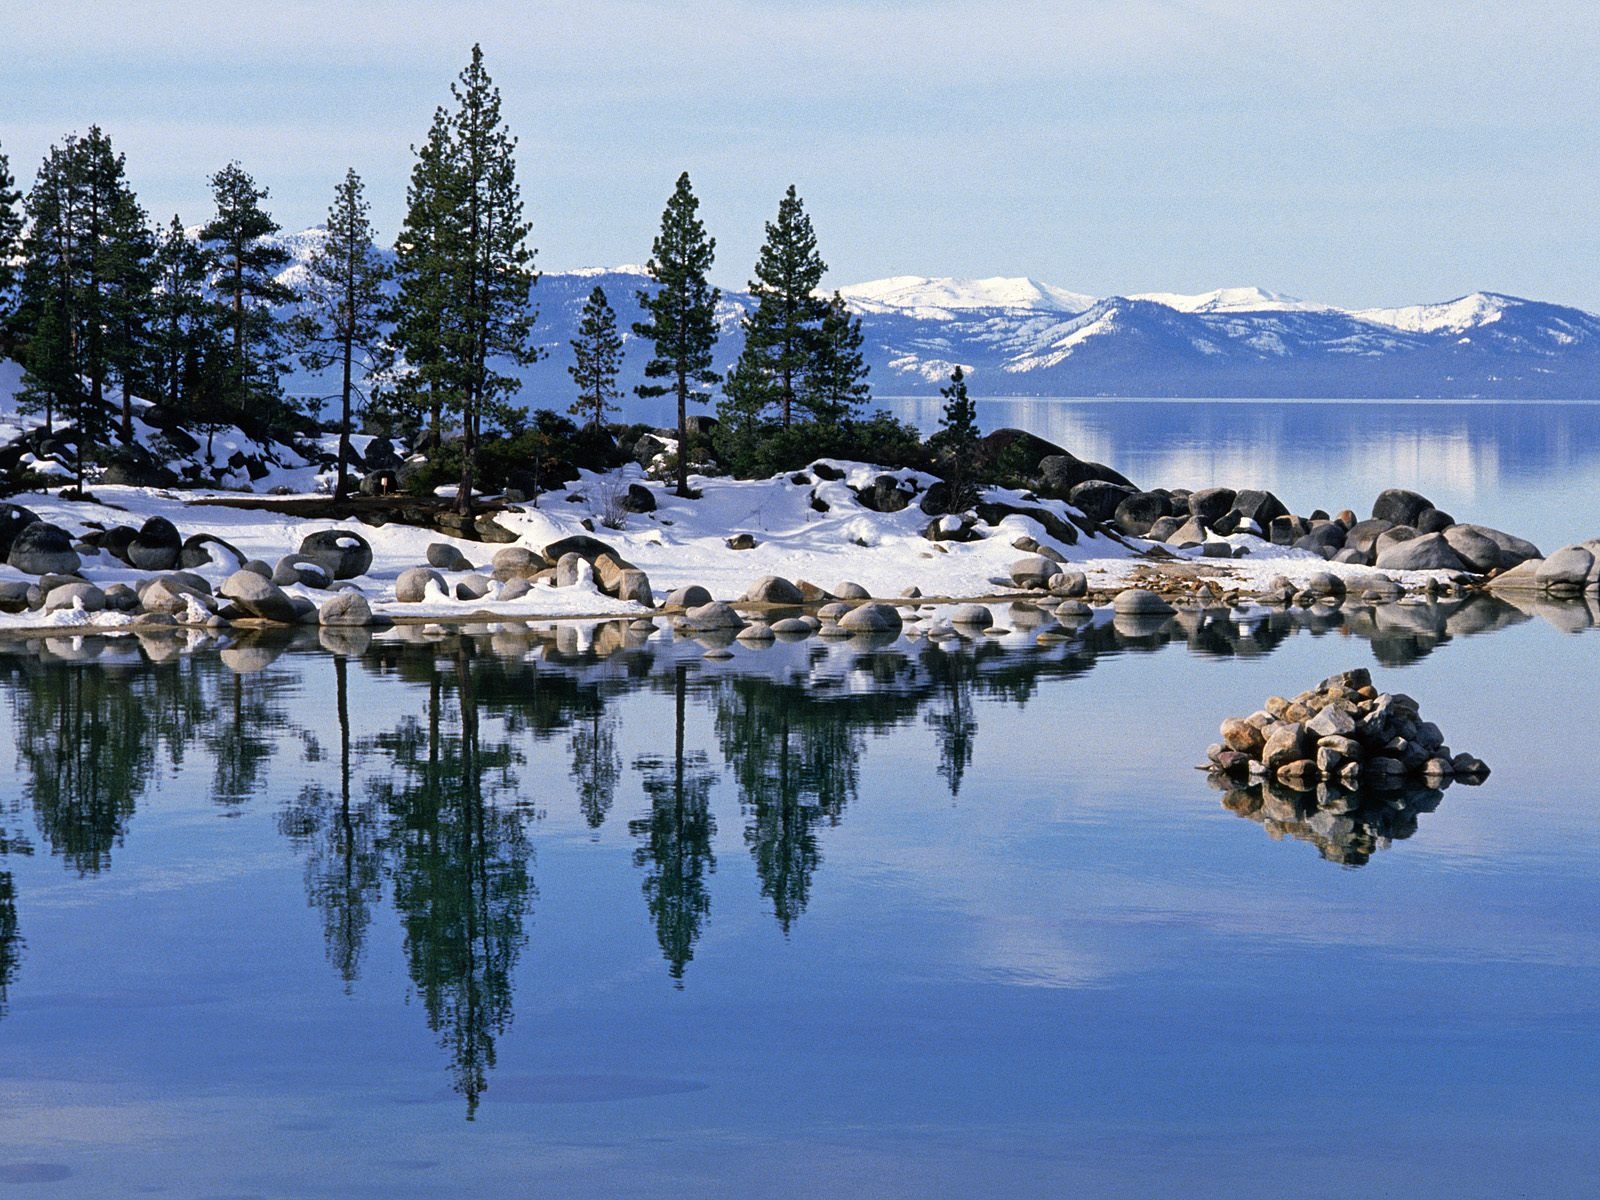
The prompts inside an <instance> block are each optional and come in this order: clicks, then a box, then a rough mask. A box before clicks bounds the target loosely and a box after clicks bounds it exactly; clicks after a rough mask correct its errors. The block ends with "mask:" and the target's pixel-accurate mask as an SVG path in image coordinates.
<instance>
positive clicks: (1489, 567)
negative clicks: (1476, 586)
mask: <svg viewBox="0 0 1600 1200" xmlns="http://www.w3.org/2000/svg"><path fill="white" fill-rule="evenodd" d="M1443 537H1444V540H1445V542H1446V543H1447V544H1448V545H1449V547H1450V549H1452V550H1454V551H1455V552H1456V557H1457V558H1459V559H1460V560H1461V563H1462V565H1463V566H1464V567H1466V568H1467V570H1469V571H1473V572H1475V573H1476V574H1479V575H1487V574H1488V573H1489V572H1490V571H1494V570H1498V569H1499V567H1500V547H1499V546H1498V545H1497V544H1495V543H1494V542H1493V541H1491V540H1490V539H1489V538H1486V537H1484V536H1483V534H1481V533H1479V532H1478V531H1477V530H1475V529H1473V528H1472V526H1470V525H1452V526H1451V527H1450V528H1448V529H1446V530H1444V531H1443Z"/></svg>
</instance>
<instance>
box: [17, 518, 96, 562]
mask: <svg viewBox="0 0 1600 1200" xmlns="http://www.w3.org/2000/svg"><path fill="white" fill-rule="evenodd" d="M6 562H7V564H9V565H10V566H13V567H15V568H16V569H17V570H19V571H21V572H22V573H23V574H24V575H74V574H76V573H77V571H78V568H79V567H81V566H82V565H83V560H82V559H80V558H79V557H78V552H77V551H76V550H74V549H73V548H72V537H71V535H70V534H68V533H67V531H66V530H65V529H63V528H61V526H59V525H51V524H50V523H49V522H47V521H34V522H32V523H31V524H28V525H24V526H23V527H22V528H21V529H20V530H18V532H17V535H16V537H14V538H13V539H12V541H11V551H10V553H9V554H7V555H6Z"/></svg>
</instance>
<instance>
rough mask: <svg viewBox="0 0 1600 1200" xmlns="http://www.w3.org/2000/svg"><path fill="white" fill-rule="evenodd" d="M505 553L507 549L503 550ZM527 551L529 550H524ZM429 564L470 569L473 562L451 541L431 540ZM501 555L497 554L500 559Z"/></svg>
mask: <svg viewBox="0 0 1600 1200" xmlns="http://www.w3.org/2000/svg"><path fill="white" fill-rule="evenodd" d="M500 553H501V554H504V553H505V551H503V550H502V551H501V552H500ZM524 553H527V551H524ZM427 557H428V565H429V566H430V567H434V568H435V569H437V570H440V571H470V570H472V563H471V561H470V560H468V558H467V556H466V555H465V554H463V553H461V551H460V550H459V549H457V548H456V547H455V546H452V545H451V544H450V543H449V542H431V543H429V545H428V555H427ZM499 557H500V555H498V554H497V555H495V558H496V559H498V558H499Z"/></svg>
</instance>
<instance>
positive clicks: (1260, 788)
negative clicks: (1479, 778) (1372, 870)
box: [1213, 779, 1449, 867]
mask: <svg viewBox="0 0 1600 1200" xmlns="http://www.w3.org/2000/svg"><path fill="white" fill-rule="evenodd" d="M1213 784H1214V786H1217V787H1220V788H1225V789H1226V794H1225V795H1224V796H1223V797H1222V805H1223V807H1224V808H1226V809H1229V810H1230V811H1232V812H1236V813H1238V814H1239V815H1240V816H1241V817H1248V818H1250V820H1252V821H1255V822H1257V823H1259V824H1260V825H1261V826H1262V828H1264V829H1265V830H1266V831H1267V833H1268V834H1270V835H1271V836H1272V837H1273V838H1283V837H1292V838H1296V839H1298V840H1300V841H1302V842H1310V843H1311V844H1312V845H1313V846H1315V847H1316V848H1317V852H1318V853H1319V854H1321V855H1322V857H1323V858H1325V859H1327V860H1328V861H1329V862H1335V863H1339V864H1340V865H1341V866H1346V867H1360V866H1364V865H1365V864H1366V863H1367V861H1368V860H1369V859H1371V858H1372V856H1373V855H1374V854H1376V853H1377V852H1378V851H1379V850H1383V849H1387V848H1388V846H1389V844H1390V843H1391V842H1397V841H1401V840H1403V839H1405V838H1408V837H1410V836H1411V835H1412V834H1414V833H1416V832H1417V818H1418V816H1419V815H1420V814H1422V813H1429V812H1432V811H1433V810H1434V809H1436V808H1438V807H1439V804H1440V802H1441V801H1442V800H1443V799H1444V789H1443V787H1440V788H1433V787H1422V786H1418V785H1414V784H1408V785H1407V786H1405V787H1403V788H1400V789H1396V790H1392V791H1378V790H1373V789H1365V788H1364V789H1360V790H1357V791H1346V790H1345V789H1343V788H1340V787H1335V786H1331V785H1329V784H1326V783H1322V784H1318V785H1317V786H1316V788H1315V789H1314V790H1308V791H1296V790H1295V789H1294V788H1290V787H1285V786H1284V785H1283V784H1280V783H1277V782H1275V781H1272V780H1265V779H1263V780H1260V781H1257V782H1254V783H1250V784H1237V785H1234V786H1231V787H1230V786H1228V782H1227V781H1226V780H1225V779H1224V780H1213ZM1448 786H1449V784H1448V782H1447V783H1445V784H1444V787H1448Z"/></svg>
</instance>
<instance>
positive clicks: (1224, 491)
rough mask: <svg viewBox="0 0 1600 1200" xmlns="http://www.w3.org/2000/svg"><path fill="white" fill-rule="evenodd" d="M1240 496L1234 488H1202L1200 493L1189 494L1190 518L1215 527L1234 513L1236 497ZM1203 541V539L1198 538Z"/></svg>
mask: <svg viewBox="0 0 1600 1200" xmlns="http://www.w3.org/2000/svg"><path fill="white" fill-rule="evenodd" d="M1237 495H1238V493H1237V492H1235V491H1234V490H1233V489H1232V488H1225V487H1209V488H1201V489H1200V490H1199V491H1198V492H1191V493H1189V516H1190V517H1192V518H1194V519H1195V520H1198V521H1200V522H1201V523H1202V524H1203V525H1207V526H1210V525H1214V524H1216V523H1217V522H1218V521H1220V520H1221V519H1222V518H1223V517H1224V516H1226V515H1227V514H1228V513H1230V512H1232V511H1233V501H1234V497H1236V496H1237ZM1196 540H1197V541H1203V540H1204V539H1203V538H1197V539H1196Z"/></svg>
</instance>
